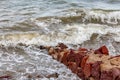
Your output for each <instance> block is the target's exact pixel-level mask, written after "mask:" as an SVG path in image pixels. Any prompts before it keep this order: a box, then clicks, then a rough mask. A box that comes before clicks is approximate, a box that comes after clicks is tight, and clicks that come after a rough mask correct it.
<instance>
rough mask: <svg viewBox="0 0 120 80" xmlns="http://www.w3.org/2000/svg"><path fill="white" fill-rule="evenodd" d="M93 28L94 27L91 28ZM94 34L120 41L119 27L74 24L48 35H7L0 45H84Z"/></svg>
mask: <svg viewBox="0 0 120 80" xmlns="http://www.w3.org/2000/svg"><path fill="white" fill-rule="evenodd" d="M91 26H92V27H91ZM93 34H98V38H99V37H101V36H104V35H110V37H109V36H108V37H109V38H113V39H114V41H117V42H119V41H120V36H119V35H120V28H119V26H116V27H110V26H107V25H99V24H87V25H86V24H74V25H66V26H63V27H61V29H58V31H54V30H53V31H50V32H48V33H40V32H37V31H36V32H27V33H11V34H10V33H7V34H2V35H0V39H1V41H0V44H1V45H9V44H12V45H13V44H19V43H22V44H25V45H56V44H57V43H59V42H63V43H66V44H82V43H83V42H85V41H87V40H90V39H91V36H92V35H93ZM98 40H99V39H98Z"/></svg>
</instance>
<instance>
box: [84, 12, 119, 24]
mask: <svg viewBox="0 0 120 80" xmlns="http://www.w3.org/2000/svg"><path fill="white" fill-rule="evenodd" d="M85 20H88V21H91V20H96V21H98V22H100V21H101V22H102V23H108V24H119V22H120V11H101V10H97V11H86V16H85Z"/></svg>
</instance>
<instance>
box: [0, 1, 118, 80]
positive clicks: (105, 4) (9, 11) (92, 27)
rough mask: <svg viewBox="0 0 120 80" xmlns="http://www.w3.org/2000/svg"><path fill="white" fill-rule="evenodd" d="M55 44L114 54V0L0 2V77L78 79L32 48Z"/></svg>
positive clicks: (32, 79)
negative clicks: (106, 50) (107, 51)
mask: <svg viewBox="0 0 120 80" xmlns="http://www.w3.org/2000/svg"><path fill="white" fill-rule="evenodd" d="M59 42H63V43H65V44H67V45H70V46H74V45H77V46H80V47H87V48H94V49H96V48H98V47H100V46H101V45H106V46H107V47H108V48H109V51H110V53H111V55H117V54H120V49H119V48H120V0H0V76H2V75H10V76H12V78H11V80H79V78H78V77H77V76H76V75H74V74H72V73H71V71H70V70H68V69H67V68H66V67H65V66H64V65H63V64H60V63H59V62H57V61H55V60H53V59H52V58H51V57H50V56H48V55H47V52H46V51H42V50H40V49H39V48H38V46H39V45H52V46H54V45H56V44H57V43H59ZM56 74H57V76H55V75H56Z"/></svg>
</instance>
